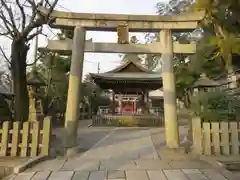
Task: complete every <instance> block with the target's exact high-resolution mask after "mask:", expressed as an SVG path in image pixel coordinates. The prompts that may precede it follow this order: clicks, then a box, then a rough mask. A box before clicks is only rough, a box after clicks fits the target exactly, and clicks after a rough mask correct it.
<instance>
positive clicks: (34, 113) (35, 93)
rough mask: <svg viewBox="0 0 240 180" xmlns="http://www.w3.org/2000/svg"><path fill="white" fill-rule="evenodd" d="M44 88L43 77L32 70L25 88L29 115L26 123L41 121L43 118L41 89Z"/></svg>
mask: <svg viewBox="0 0 240 180" xmlns="http://www.w3.org/2000/svg"><path fill="white" fill-rule="evenodd" d="M43 86H46V83H45V82H44V79H43V77H41V75H40V74H39V73H38V72H37V70H36V69H33V70H32V71H31V72H30V73H29V74H28V76H27V87H28V95H29V115H28V121H36V120H37V121H41V120H43V118H44V113H43V102H42V100H43V96H42V95H43V94H42V93H41V92H42V87H43Z"/></svg>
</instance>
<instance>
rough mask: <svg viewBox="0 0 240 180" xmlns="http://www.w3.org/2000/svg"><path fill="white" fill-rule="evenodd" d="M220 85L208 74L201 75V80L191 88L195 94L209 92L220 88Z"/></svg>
mask: <svg viewBox="0 0 240 180" xmlns="http://www.w3.org/2000/svg"><path fill="white" fill-rule="evenodd" d="M218 86H220V84H219V83H218V82H216V81H214V80H211V79H210V78H208V77H207V75H206V74H204V73H203V74H201V75H200V78H199V79H198V80H197V81H195V82H194V83H193V85H192V86H191V87H192V89H193V91H194V92H208V91H209V90H210V89H212V88H214V87H218Z"/></svg>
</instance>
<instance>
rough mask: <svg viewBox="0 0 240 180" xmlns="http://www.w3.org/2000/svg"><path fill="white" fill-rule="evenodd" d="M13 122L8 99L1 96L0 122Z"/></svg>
mask: <svg viewBox="0 0 240 180" xmlns="http://www.w3.org/2000/svg"><path fill="white" fill-rule="evenodd" d="M9 120H12V112H11V110H10V106H9V104H8V102H7V99H6V98H4V96H2V95H1V94H0V121H9Z"/></svg>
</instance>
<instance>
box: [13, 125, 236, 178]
mask: <svg viewBox="0 0 240 180" xmlns="http://www.w3.org/2000/svg"><path fill="white" fill-rule="evenodd" d="M12 179H13V180H239V179H240V177H235V176H234V175H233V174H232V173H230V172H229V171H221V172H220V171H219V170H217V169H214V168H213V167H211V166H210V165H209V164H206V163H203V162H193V161H192V162H191V161H183V160H181V161H174V160H171V161H168V160H166V158H160V157H159V156H158V153H157V152H156V149H155V147H154V145H153V142H152V140H151V136H150V130H149V129H147V128H116V129H114V130H113V131H112V132H111V133H110V134H108V135H107V136H106V137H105V138H103V139H102V140H101V141H100V142H98V143H97V144H96V145H95V146H93V147H92V148H91V149H90V150H89V151H87V152H86V153H84V154H82V155H79V156H75V157H72V158H68V159H65V158H58V159H54V160H49V161H46V162H44V163H41V164H38V165H36V166H35V167H33V168H31V169H28V170H27V171H26V172H24V173H21V174H19V175H17V176H16V177H13V178H12Z"/></svg>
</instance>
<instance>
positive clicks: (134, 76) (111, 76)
mask: <svg viewBox="0 0 240 180" xmlns="http://www.w3.org/2000/svg"><path fill="white" fill-rule="evenodd" d="M90 75H91V76H92V77H93V78H101V79H106V80H161V78H162V76H161V74H159V73H144V72H138V73H136V72H134V73H130V72H125V73H99V74H95V73H90Z"/></svg>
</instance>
